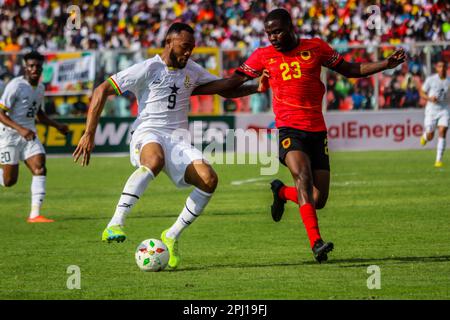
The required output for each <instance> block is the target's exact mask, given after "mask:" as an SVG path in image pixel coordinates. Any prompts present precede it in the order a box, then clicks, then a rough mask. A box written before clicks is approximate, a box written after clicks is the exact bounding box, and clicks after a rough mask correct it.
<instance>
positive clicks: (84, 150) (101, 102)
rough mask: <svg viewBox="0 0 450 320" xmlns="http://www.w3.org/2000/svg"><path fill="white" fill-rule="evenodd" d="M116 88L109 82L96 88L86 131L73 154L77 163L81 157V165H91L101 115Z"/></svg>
mask: <svg viewBox="0 0 450 320" xmlns="http://www.w3.org/2000/svg"><path fill="white" fill-rule="evenodd" d="M114 94H115V91H114V88H113V87H112V86H111V85H110V84H109V82H108V81H104V82H103V83H102V84H101V85H99V86H98V87H97V88H95V90H94V93H93V95H92V100H91V104H90V106H89V110H88V115H87V119H86V130H85V132H84V134H83V136H82V137H81V139H80V142H78V145H77V148H76V149H75V151H74V153H73V155H72V156H73V157H74V161H75V162H77V161H78V159H79V158H80V157H82V159H81V165H82V166H85V165H86V166H87V165H89V159H90V158H91V152H92V150H93V149H94V138H95V130H96V129H97V125H98V122H99V120H100V115H101V113H102V110H103V107H104V106H105V102H106V99H107V98H108V96H111V95H114Z"/></svg>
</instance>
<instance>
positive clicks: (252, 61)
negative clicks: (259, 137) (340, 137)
mask: <svg viewBox="0 0 450 320" xmlns="http://www.w3.org/2000/svg"><path fill="white" fill-rule="evenodd" d="M342 61H343V58H342V56H341V55H340V54H339V53H338V52H336V51H334V50H333V49H332V48H331V47H330V46H329V45H328V44H327V43H326V42H324V41H322V40H321V39H319V38H314V39H300V42H299V44H298V45H297V47H295V48H294V49H292V50H291V51H288V52H279V51H277V50H276V49H275V48H274V47H273V46H268V47H265V48H259V49H257V50H256V51H255V52H253V54H252V55H250V57H249V58H248V59H247V61H245V62H244V63H243V64H242V65H241V66H240V67H239V68H238V69H237V72H240V73H244V74H246V75H247V76H249V77H252V78H256V77H259V76H260V75H261V73H262V71H263V70H264V69H266V70H268V71H269V74H270V78H269V84H270V87H271V88H272V94H273V98H272V104H273V112H274V113H275V124H276V127H277V128H280V127H290V128H296V129H300V130H304V131H312V132H317V131H325V130H326V125H325V121H324V119H323V114H322V99H323V95H324V93H325V86H324V84H323V83H322V81H321V79H320V72H321V67H322V66H324V67H327V68H334V67H336V66H337V65H338V64H340V63H341V62H342Z"/></svg>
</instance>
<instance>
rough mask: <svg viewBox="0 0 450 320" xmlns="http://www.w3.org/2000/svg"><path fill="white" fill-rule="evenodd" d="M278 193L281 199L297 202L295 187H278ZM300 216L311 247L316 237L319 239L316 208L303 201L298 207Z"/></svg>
mask: <svg viewBox="0 0 450 320" xmlns="http://www.w3.org/2000/svg"><path fill="white" fill-rule="evenodd" d="M278 195H279V196H280V198H281V199H283V200H290V201H292V202H295V203H296V204H298V194H297V189H296V188H295V187H287V186H284V187H282V188H281V189H280V191H279V193H278ZM300 216H301V217H302V220H303V224H304V225H305V229H306V233H307V234H308V238H309V242H310V244H311V248H312V247H313V246H314V243H315V242H316V241H317V240H318V239H321V236H320V232H319V223H318V221H317V214H316V209H315V208H314V206H313V205H312V204H310V203H305V204H304V205H302V206H301V207H300Z"/></svg>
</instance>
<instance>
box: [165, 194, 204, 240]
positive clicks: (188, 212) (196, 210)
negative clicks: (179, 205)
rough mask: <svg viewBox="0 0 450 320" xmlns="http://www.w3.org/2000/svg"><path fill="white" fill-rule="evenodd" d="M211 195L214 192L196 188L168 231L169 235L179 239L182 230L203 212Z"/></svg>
mask: <svg viewBox="0 0 450 320" xmlns="http://www.w3.org/2000/svg"><path fill="white" fill-rule="evenodd" d="M211 196H212V193H207V192H204V191H202V190H200V189H197V188H195V189H194V190H193V191H192V192H191V194H190V195H189V197H188V198H187V200H186V205H185V206H184V208H183V211H181V213H180V215H179V216H178V219H177V221H175V223H174V224H173V226H172V227H170V229H169V231H167V234H166V235H167V237H169V238H175V239H178V237H179V236H180V235H181V232H183V230H184V229H185V228H187V227H188V226H189V225H190V224H191V223H192V222H194V220H195V219H196V218H197V217H198V216H199V215H200V214H201V213H202V212H203V209H205V207H206V205H207V204H208V202H209V199H211Z"/></svg>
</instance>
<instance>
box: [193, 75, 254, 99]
mask: <svg viewBox="0 0 450 320" xmlns="http://www.w3.org/2000/svg"><path fill="white" fill-rule="evenodd" d="M248 80H250V78H249V77H246V76H244V75H242V74H238V73H233V74H232V75H231V76H230V77H229V78H223V79H219V80H214V81H211V82H208V83H205V84H203V85H201V86H198V87H197V88H195V89H194V91H193V92H192V95H193V96H196V95H207V94H220V95H222V94H227V93H229V92H231V91H232V90H236V89H237V88H239V87H240V86H241V85H242V84H244V82H246V81H248ZM245 90H249V88H246V89H245Z"/></svg>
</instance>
